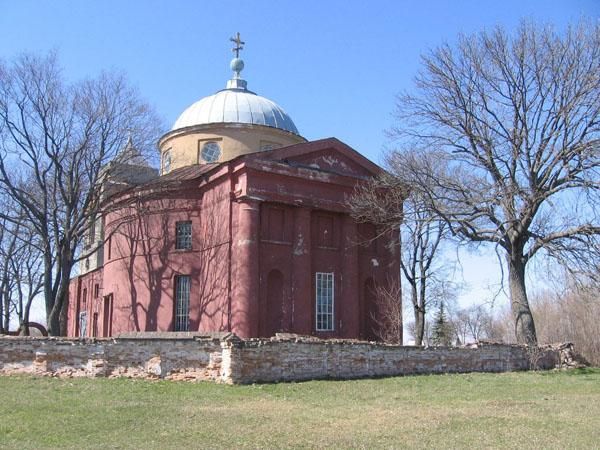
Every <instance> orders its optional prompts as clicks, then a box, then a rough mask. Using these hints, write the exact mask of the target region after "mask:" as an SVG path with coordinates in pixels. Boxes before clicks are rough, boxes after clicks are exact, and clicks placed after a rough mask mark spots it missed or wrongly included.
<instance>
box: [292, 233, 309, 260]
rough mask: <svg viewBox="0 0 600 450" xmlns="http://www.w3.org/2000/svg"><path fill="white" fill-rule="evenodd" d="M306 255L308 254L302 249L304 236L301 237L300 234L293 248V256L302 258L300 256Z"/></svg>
mask: <svg viewBox="0 0 600 450" xmlns="http://www.w3.org/2000/svg"><path fill="white" fill-rule="evenodd" d="M307 253H308V252H307V251H306V249H305V248H304V236H302V233H299V234H298V239H297V241H296V245H295V246H294V255H295V256H302V255H306V254H307Z"/></svg>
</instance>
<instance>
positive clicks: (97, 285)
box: [94, 283, 100, 298]
mask: <svg viewBox="0 0 600 450" xmlns="http://www.w3.org/2000/svg"><path fill="white" fill-rule="evenodd" d="M99 294H100V285H99V284H97V283H96V284H94V298H98V295H99Z"/></svg>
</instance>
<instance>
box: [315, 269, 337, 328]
mask: <svg viewBox="0 0 600 450" xmlns="http://www.w3.org/2000/svg"><path fill="white" fill-rule="evenodd" d="M315 303H316V309H317V310H316V313H317V314H316V320H317V331H333V272H330V273H325V272H317V273H316V302H315Z"/></svg>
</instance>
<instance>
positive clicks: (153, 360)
mask: <svg viewBox="0 0 600 450" xmlns="http://www.w3.org/2000/svg"><path fill="white" fill-rule="evenodd" d="M572 350H573V349H572V346H571V345H570V344H565V345H562V346H554V347H546V348H541V349H536V350H535V351H531V350H529V349H527V348H526V347H523V346H517V345H506V344H478V345H474V346H471V347H461V348H454V347H433V348H419V347H410V346H391V345H384V344H377V343H369V342H359V341H348V340H319V339H315V338H304V337H287V338H272V339H249V340H240V339H238V338H237V337H236V336H235V335H231V334H225V333H216V334H212V335H203V334H197V333H196V334H194V333H169V334H166V333H158V334H156V335H152V334H151V333H140V334H137V335H130V336H128V335H122V336H120V337H117V338H108V339H93V340H91V339H90V340H80V339H67V338H38V337H36V338H33V337H1V338H0V374H4V375H10V374H17V373H26V374H35V375H47V376H58V377H130V378H147V379H169V380H204V381H213V382H219V383H227V384H247V383H260V382H275V381H300V380H310V379H326V378H332V379H350V378H366V377H383V376H394V375H410V374H430V373H448V372H506V371H515V370H527V369H529V368H531V365H532V362H533V364H534V365H535V366H536V367H537V368H540V369H550V368H554V367H557V366H560V365H561V363H563V362H564V361H565V360H566V359H568V355H569V354H571V353H572Z"/></svg>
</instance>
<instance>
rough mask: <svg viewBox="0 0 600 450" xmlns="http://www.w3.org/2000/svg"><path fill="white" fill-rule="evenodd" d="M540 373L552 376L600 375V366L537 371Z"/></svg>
mask: <svg viewBox="0 0 600 450" xmlns="http://www.w3.org/2000/svg"><path fill="white" fill-rule="evenodd" d="M538 373H539V374H540V375H544V376H553V375H556V374H560V375H566V376H570V377H572V376H578V375H600V367H581V368H578V369H567V370H548V371H544V372H538Z"/></svg>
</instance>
